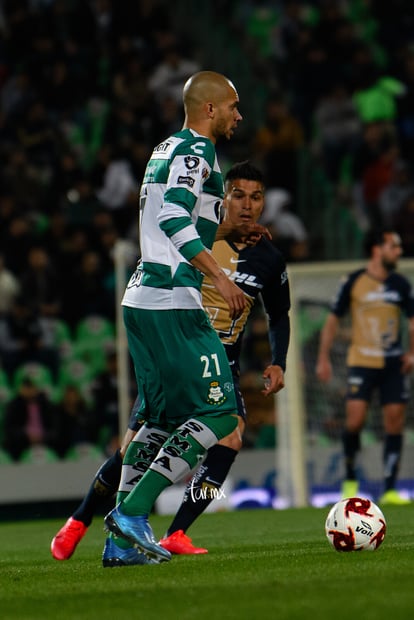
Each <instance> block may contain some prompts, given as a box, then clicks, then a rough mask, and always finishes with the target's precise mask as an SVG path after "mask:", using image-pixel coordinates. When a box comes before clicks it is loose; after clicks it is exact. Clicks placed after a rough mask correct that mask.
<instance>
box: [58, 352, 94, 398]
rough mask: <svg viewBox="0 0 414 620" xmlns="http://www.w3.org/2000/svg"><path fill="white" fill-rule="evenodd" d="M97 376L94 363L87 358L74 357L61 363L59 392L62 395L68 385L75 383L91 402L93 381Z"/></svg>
mask: <svg viewBox="0 0 414 620" xmlns="http://www.w3.org/2000/svg"><path fill="white" fill-rule="evenodd" d="M95 376H96V370H95V368H94V367H93V365H91V364H88V363H87V362H86V361H85V360H83V359H81V358H77V357H73V358H71V359H69V360H67V361H66V362H64V363H63V364H62V365H61V368H60V371H59V379H58V386H57V389H58V392H59V394H60V395H61V394H62V393H63V391H64V389H65V387H66V386H68V385H75V386H76V387H77V388H78V389H79V391H80V392H81V394H82V396H83V397H84V398H85V400H86V402H88V403H89V402H90V401H91V398H92V395H91V390H92V382H93V379H94V378H95Z"/></svg>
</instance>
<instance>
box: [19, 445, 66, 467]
mask: <svg viewBox="0 0 414 620" xmlns="http://www.w3.org/2000/svg"><path fill="white" fill-rule="evenodd" d="M58 460H59V457H58V455H57V454H56V452H55V451H54V450H52V449H51V448H48V447H47V446H42V445H39V446H32V447H31V448H28V449H27V450H25V451H24V452H23V454H22V455H21V457H20V459H19V461H20V463H30V464H33V465H35V464H43V463H55V462H56V461H58Z"/></svg>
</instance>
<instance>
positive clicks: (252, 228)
mask: <svg viewBox="0 0 414 620" xmlns="http://www.w3.org/2000/svg"><path fill="white" fill-rule="evenodd" d="M244 227H246V228H247V232H246V235H245V236H244V239H243V241H244V243H246V244H247V245H248V246H254V245H256V243H258V242H259V241H260V239H261V238H262V237H265V238H266V239H268V240H269V241H271V240H272V235H271V233H270V230H269V229H268V228H266V226H262V225H261V224H257V223H256V224H245V225H244Z"/></svg>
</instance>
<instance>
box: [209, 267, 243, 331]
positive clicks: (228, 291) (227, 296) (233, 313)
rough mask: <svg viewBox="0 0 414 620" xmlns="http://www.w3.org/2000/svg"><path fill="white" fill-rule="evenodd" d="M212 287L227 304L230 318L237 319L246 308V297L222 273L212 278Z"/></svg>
mask: <svg viewBox="0 0 414 620" xmlns="http://www.w3.org/2000/svg"><path fill="white" fill-rule="evenodd" d="M212 280H213V283H214V286H215V287H216V289H217V290H218V292H219V293H220V295H221V296H222V297H223V299H224V300H225V301H226V302H227V303H228V306H229V315H230V318H231V319H233V320H235V319H238V318H239V317H240V316H241V315H242V313H243V310H244V308H245V306H246V297H245V295H244V293H243V291H242V290H241V288H240V287H238V286H237V284H234V282H233V281H232V280H230V278H228V277H227V276H226V275H225V274H224V273H223V272H222V274H221V275H220V277H218V278H212Z"/></svg>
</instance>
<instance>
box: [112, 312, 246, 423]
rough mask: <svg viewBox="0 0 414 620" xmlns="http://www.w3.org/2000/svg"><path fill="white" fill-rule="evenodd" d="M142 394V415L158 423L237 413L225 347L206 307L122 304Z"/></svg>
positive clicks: (139, 414)
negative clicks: (159, 307) (154, 307)
mask: <svg viewBox="0 0 414 620" xmlns="http://www.w3.org/2000/svg"><path fill="white" fill-rule="evenodd" d="M124 321H125V326H126V329H127V336H128V346H129V351H130V353H131V356H132V359H133V362H134V366H135V374H136V379H137V385H138V392H139V395H140V399H141V402H140V408H139V412H138V417H139V418H140V419H142V420H144V421H146V422H148V423H149V424H153V425H154V426H159V427H160V428H169V427H170V426H173V427H175V426H177V425H179V424H181V423H182V422H184V421H185V420H187V419H189V418H193V417H197V416H200V415H212V416H217V415H222V414H224V413H229V414H230V413H236V412H237V404H236V396H235V392H234V383H233V376H232V373H231V370H230V366H229V362H228V359H227V355H226V352H225V350H224V347H223V345H222V343H221V341H220V339H219V337H218V335H217V333H216V332H215V330H214V329H213V327H212V326H211V323H210V321H209V319H208V317H207V315H206V313H205V312H204V311H203V310H159V311H157V310H143V309H141V308H139V309H137V308H130V307H124Z"/></svg>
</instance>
